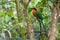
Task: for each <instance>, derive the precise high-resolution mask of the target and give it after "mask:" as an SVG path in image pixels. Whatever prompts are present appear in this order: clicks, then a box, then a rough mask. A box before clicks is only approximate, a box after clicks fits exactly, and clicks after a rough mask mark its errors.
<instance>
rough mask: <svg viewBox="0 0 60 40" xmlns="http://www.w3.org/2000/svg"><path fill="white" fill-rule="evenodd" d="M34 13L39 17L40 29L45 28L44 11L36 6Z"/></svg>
mask: <svg viewBox="0 0 60 40" xmlns="http://www.w3.org/2000/svg"><path fill="white" fill-rule="evenodd" d="M32 14H33V16H34V17H36V18H37V20H38V22H39V23H40V29H41V30H44V28H45V27H44V24H43V15H42V13H41V12H40V11H39V9H38V8H36V7H34V8H32Z"/></svg>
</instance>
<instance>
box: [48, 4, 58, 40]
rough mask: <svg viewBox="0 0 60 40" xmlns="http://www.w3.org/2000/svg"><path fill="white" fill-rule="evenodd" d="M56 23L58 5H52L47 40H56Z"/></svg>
mask: <svg viewBox="0 0 60 40" xmlns="http://www.w3.org/2000/svg"><path fill="white" fill-rule="evenodd" d="M57 21H58V4H57V3H54V8H53V14H52V24H51V28H50V29H49V39H48V40H56V30H57Z"/></svg>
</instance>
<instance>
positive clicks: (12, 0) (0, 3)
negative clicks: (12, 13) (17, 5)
mask: <svg viewBox="0 0 60 40" xmlns="http://www.w3.org/2000/svg"><path fill="white" fill-rule="evenodd" d="M8 2H15V1H14V0H11V1H5V2H0V5H2V4H5V3H8Z"/></svg>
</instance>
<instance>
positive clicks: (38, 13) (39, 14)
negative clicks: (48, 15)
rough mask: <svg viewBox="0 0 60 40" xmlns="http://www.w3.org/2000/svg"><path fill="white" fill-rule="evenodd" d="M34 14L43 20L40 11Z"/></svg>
mask: <svg viewBox="0 0 60 40" xmlns="http://www.w3.org/2000/svg"><path fill="white" fill-rule="evenodd" d="M36 15H37V17H38V18H39V19H40V20H41V21H42V20H43V16H42V14H41V13H40V12H36Z"/></svg>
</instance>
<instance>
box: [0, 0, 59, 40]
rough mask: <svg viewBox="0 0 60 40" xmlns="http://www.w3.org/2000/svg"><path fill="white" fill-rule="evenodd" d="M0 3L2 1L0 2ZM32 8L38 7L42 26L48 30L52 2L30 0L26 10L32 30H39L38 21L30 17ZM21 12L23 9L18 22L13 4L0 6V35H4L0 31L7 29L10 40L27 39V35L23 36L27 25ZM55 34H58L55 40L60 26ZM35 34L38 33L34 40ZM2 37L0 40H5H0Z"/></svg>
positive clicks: (0, 0)
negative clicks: (41, 16)
mask: <svg viewBox="0 0 60 40" xmlns="http://www.w3.org/2000/svg"><path fill="white" fill-rule="evenodd" d="M5 1H6V0H3V2H5ZM0 2H2V0H0ZM59 6H60V5H59ZM20 7H21V8H23V5H22V4H21V5H20ZM32 7H38V8H39V9H40V12H41V13H42V14H43V17H44V25H45V27H46V29H48V27H49V25H50V23H51V18H50V17H51V15H52V10H51V9H50V7H51V8H53V2H51V1H50V0H32V1H31V2H30V3H29V5H28V8H27V10H28V13H29V14H28V15H29V18H30V21H31V23H32V25H33V29H34V30H40V29H39V23H38V21H36V19H35V18H34V16H33V15H32V9H31V8H32ZM22 10H23V9H21V10H20V21H18V17H17V16H18V15H17V12H16V4H15V2H7V3H5V4H3V5H0V34H3V33H4V32H3V31H2V30H4V29H7V30H9V32H10V33H11V35H12V40H22V37H23V36H24V37H23V38H24V39H26V38H27V40H28V39H29V38H28V37H27V35H25V33H26V25H27V24H26V22H25V19H24V14H23V11H22ZM34 20H35V21H34ZM57 32H58V34H57V39H60V25H59V26H58V29H57ZM22 33H23V34H22ZM37 34H39V33H35V38H36V39H37V36H36V35H37ZM3 35H4V34H3ZM3 35H2V36H3ZM0 36H1V35H0ZM2 36H1V37H0V39H1V40H5V39H3V38H2ZM43 36H44V35H43ZM41 39H42V40H43V39H46V37H45V36H44V37H43V38H41Z"/></svg>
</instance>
